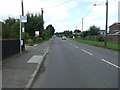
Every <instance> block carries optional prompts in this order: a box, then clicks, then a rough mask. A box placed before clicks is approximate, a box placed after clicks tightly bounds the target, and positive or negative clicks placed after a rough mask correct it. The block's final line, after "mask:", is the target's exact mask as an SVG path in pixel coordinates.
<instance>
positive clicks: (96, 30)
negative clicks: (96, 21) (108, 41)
mask: <svg viewBox="0 0 120 90" xmlns="http://www.w3.org/2000/svg"><path fill="white" fill-rule="evenodd" d="M99 30H100V28H99V27H96V26H95V25H93V26H90V28H89V35H91V36H95V35H99Z"/></svg>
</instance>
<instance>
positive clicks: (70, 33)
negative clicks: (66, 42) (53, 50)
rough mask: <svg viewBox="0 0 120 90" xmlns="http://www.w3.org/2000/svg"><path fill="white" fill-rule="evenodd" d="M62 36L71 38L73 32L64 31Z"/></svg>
mask: <svg viewBox="0 0 120 90" xmlns="http://www.w3.org/2000/svg"><path fill="white" fill-rule="evenodd" d="M63 34H64V36H66V37H71V36H72V35H73V32H72V31H69V30H66V31H64V32H63Z"/></svg>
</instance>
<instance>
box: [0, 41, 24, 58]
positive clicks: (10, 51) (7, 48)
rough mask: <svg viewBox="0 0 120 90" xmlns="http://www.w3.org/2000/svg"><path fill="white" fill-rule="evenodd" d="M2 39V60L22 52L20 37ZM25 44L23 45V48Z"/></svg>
mask: <svg viewBox="0 0 120 90" xmlns="http://www.w3.org/2000/svg"><path fill="white" fill-rule="evenodd" d="M0 41H2V60H4V59H6V58H8V57H10V56H13V55H16V54H18V53H19V52H20V40H19V39H4V40H0ZM23 49H24V45H23V46H22V50H23Z"/></svg>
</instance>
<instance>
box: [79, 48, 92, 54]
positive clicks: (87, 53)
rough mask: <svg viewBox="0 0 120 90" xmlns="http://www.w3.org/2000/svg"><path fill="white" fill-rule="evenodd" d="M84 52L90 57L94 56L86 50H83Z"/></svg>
mask: <svg viewBox="0 0 120 90" xmlns="http://www.w3.org/2000/svg"><path fill="white" fill-rule="evenodd" d="M81 50H82V51H83V52H85V53H87V54H89V55H92V56H93V54H92V53H90V52H88V51H86V50H84V49H81Z"/></svg>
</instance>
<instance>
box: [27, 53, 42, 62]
mask: <svg viewBox="0 0 120 90" xmlns="http://www.w3.org/2000/svg"><path fill="white" fill-rule="evenodd" d="M42 59H43V56H40V55H34V56H33V57H31V58H30V59H29V60H28V61H27V62H28V63H39V62H40V61H41V60H42Z"/></svg>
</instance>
